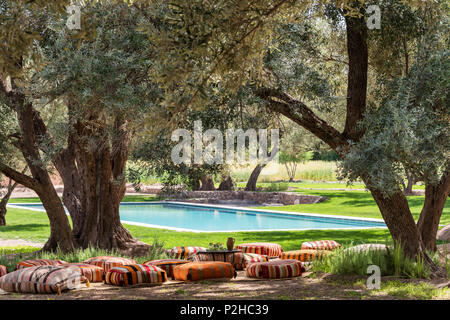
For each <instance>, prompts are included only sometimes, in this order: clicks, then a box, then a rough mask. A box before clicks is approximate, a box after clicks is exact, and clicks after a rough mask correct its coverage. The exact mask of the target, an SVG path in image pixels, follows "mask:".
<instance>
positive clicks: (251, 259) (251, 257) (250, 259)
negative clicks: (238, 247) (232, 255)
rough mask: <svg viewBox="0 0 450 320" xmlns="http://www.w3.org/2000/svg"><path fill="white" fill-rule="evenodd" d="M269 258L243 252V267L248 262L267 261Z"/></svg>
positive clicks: (248, 263) (247, 264) (246, 265)
mask: <svg viewBox="0 0 450 320" xmlns="http://www.w3.org/2000/svg"><path fill="white" fill-rule="evenodd" d="M267 261H269V258H268V257H267V256H263V255H260V254H256V253H244V267H245V268H247V267H248V266H249V265H250V264H252V263H255V262H267Z"/></svg>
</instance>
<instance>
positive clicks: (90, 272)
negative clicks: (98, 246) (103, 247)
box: [62, 263, 105, 282]
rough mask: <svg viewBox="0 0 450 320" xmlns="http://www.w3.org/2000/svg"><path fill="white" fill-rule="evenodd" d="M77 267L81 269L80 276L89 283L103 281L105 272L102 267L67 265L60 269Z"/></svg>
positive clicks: (77, 264) (83, 264)
mask: <svg viewBox="0 0 450 320" xmlns="http://www.w3.org/2000/svg"><path fill="white" fill-rule="evenodd" d="M65 266H68V267H72V266H75V267H79V268H80V269H81V274H82V275H83V276H84V277H86V279H88V280H89V282H103V280H104V279H105V271H104V270H103V268H102V267H99V266H94V265H93V264H88V263H69V264H67V265H62V267H65Z"/></svg>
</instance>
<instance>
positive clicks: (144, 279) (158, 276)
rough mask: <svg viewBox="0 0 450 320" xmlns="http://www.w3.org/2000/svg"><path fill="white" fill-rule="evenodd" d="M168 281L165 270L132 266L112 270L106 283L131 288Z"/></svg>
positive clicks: (155, 267)
mask: <svg viewBox="0 0 450 320" xmlns="http://www.w3.org/2000/svg"><path fill="white" fill-rule="evenodd" d="M166 281H167V275H166V272H165V271H164V270H162V269H161V268H158V267H157V266H152V265H145V264H130V265H123V266H120V267H114V268H111V269H110V270H109V271H108V273H107V274H106V276H105V282H106V283H108V284H112V285H116V286H129V285H135V284H141V283H163V282H166Z"/></svg>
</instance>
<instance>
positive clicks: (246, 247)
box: [236, 242, 283, 258]
mask: <svg viewBox="0 0 450 320" xmlns="http://www.w3.org/2000/svg"><path fill="white" fill-rule="evenodd" d="M236 249H241V250H242V252H244V253H256V254H260V255H263V256H268V257H269V258H275V257H279V256H280V255H281V253H282V252H283V248H282V247H281V245H279V244H277V243H270V242H253V243H241V244H238V245H237V246H236Z"/></svg>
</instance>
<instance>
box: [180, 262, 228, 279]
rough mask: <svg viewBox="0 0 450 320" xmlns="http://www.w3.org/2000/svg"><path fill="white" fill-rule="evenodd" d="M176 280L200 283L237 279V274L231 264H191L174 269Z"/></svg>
mask: <svg viewBox="0 0 450 320" xmlns="http://www.w3.org/2000/svg"><path fill="white" fill-rule="evenodd" d="M173 274H174V277H175V280H181V281H198V280H207V279H231V278H236V276H237V273H236V271H235V270H234V268H233V266H232V265H231V263H229V262H220V261H214V262H209V261H200V262H189V263H185V264H182V265H179V266H177V267H175V268H174V269H173Z"/></svg>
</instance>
